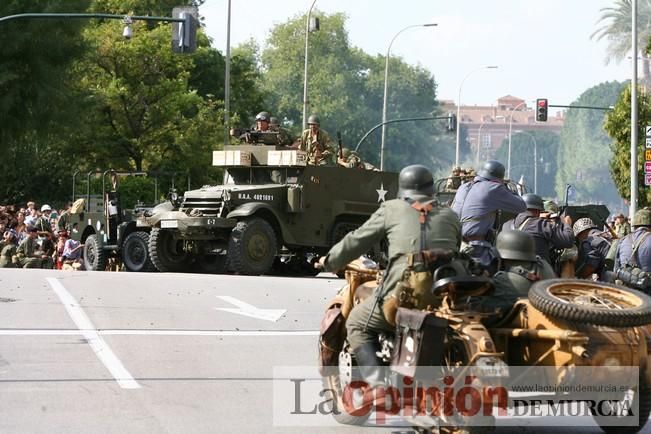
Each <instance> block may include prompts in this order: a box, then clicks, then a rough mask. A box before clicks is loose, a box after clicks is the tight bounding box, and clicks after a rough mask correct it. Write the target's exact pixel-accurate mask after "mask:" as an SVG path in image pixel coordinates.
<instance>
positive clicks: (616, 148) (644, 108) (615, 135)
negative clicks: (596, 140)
mask: <svg viewBox="0 0 651 434" xmlns="http://www.w3.org/2000/svg"><path fill="white" fill-rule="evenodd" d="M637 104H638V125H637V129H638V133H637V134H638V146H637V152H638V155H637V159H638V165H637V167H638V171H637V172H638V180H637V182H638V186H639V187H638V206H639V207H644V206H648V205H650V204H651V192H650V191H649V188H648V187H645V186H644V170H643V164H644V163H643V162H644V151H645V145H644V143H645V131H644V126H645V125H650V124H651V97H650V96H648V95H646V94H644V93H643V92H638V99H637ZM604 128H605V129H606V131H607V132H608V135H609V136H610V137H612V139H613V143H612V144H611V150H612V153H613V158H612V160H611V161H610V173H611V175H612V177H613V180H614V182H615V185H616V186H617V191H618V192H619V194H620V195H621V196H622V197H625V198H627V199H630V197H631V185H630V182H631V181H630V173H631V171H630V169H631V87H630V85H628V86H626V88H625V89H624V91H623V92H622V93H621V96H620V97H619V100H618V101H617V104H616V105H615V109H614V110H613V111H611V112H610V113H609V114H608V116H607V118H606V122H605V125H604Z"/></svg>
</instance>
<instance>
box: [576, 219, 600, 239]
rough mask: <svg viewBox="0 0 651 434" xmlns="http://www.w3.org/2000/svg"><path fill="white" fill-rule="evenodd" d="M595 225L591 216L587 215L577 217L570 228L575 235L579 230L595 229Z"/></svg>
mask: <svg viewBox="0 0 651 434" xmlns="http://www.w3.org/2000/svg"><path fill="white" fill-rule="evenodd" d="M596 227H597V225H595V224H594V222H593V221H592V219H591V218H589V217H583V218H580V219H578V220H577V221H576V222H575V223H574V226H572V230H573V231H574V236H575V237H576V236H577V235H579V234H580V233H581V232H583V231H585V230H588V229H595V228H596Z"/></svg>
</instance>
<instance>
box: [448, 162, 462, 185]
mask: <svg viewBox="0 0 651 434" xmlns="http://www.w3.org/2000/svg"><path fill="white" fill-rule="evenodd" d="M459 187H461V167H460V166H454V167H453V168H452V176H450V177H449V178H448V180H447V182H446V183H445V189H446V190H449V191H457V190H458V189H459Z"/></svg>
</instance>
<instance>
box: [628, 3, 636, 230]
mask: <svg viewBox="0 0 651 434" xmlns="http://www.w3.org/2000/svg"><path fill="white" fill-rule="evenodd" d="M631 51H632V53H633V62H632V64H633V70H632V73H633V74H632V75H633V77H632V79H631V172H630V177H631V203H630V205H629V209H628V211H629V215H630V218H631V221H633V216H634V215H635V212H636V211H637V128H638V125H637V118H638V113H637V110H638V107H637V0H633V1H632V2H631Z"/></svg>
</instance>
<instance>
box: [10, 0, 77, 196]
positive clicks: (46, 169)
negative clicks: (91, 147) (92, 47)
mask: <svg viewBox="0 0 651 434" xmlns="http://www.w3.org/2000/svg"><path fill="white" fill-rule="evenodd" d="M89 3H90V0H7V1H4V2H1V3H0V16H8V15H15V14H20V13H24V12H25V11H29V12H34V13H39V12H41V13H56V12H70V11H74V12H83V11H85V9H86V8H87V7H88V4H89ZM84 24H85V23H84V22H83V21H75V20H46V19H38V18H34V19H26V20H11V21H6V22H3V23H2V24H0V30H1V31H0V58H2V63H1V64H0V117H1V118H2V120H3V122H2V128H1V129H0V143H1V146H2V149H3V158H2V159H0V203H18V202H21V201H24V200H26V199H28V198H33V199H36V200H45V199H48V198H53V197H61V195H62V194H63V189H64V188H62V187H61V185H62V183H61V179H60V177H59V175H58V174H59V171H60V170H61V168H62V166H64V165H65V164H67V163H66V160H65V159H64V158H61V157H62V156H65V154H64V153H63V152H62V146H61V143H62V142H61V140H60V136H59V135H58V131H57V130H58V126H59V125H62V124H67V123H71V122H73V120H75V119H77V115H78V111H77V109H78V107H77V105H76V104H75V103H74V101H75V100H74V98H73V97H72V96H71V95H72V92H71V89H70V88H69V86H68V83H69V80H68V68H69V66H70V64H71V62H73V61H74V59H75V58H76V57H77V56H79V55H80V54H81V53H82V52H83V51H84V49H85V46H84V41H83V39H82V38H81V36H80V34H81V31H82V28H83V26H84ZM65 185H66V186H67V185H68V184H67V183H66V184H65ZM68 190H69V188H68Z"/></svg>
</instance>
